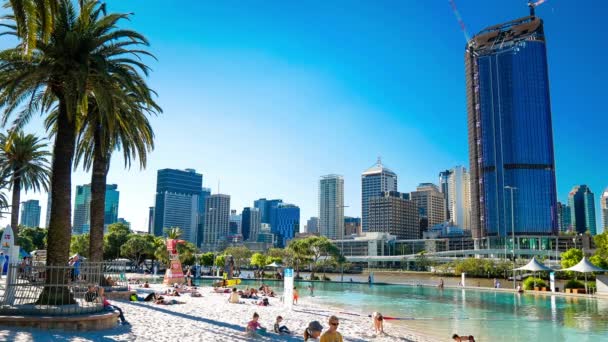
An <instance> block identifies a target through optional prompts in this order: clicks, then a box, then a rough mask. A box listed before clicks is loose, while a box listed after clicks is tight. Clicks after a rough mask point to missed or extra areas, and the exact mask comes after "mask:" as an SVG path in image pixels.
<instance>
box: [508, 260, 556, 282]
mask: <svg viewBox="0 0 608 342" xmlns="http://www.w3.org/2000/svg"><path fill="white" fill-rule="evenodd" d="M514 271H532V272H540V271H553V270H552V269H551V268H549V267H547V266H545V265H543V263H542V262H540V261H538V260H536V257H532V260H530V262H528V263H527V264H526V265H525V266H522V267H519V268H516V269H514ZM534 286H536V278H535V280H534Z"/></svg>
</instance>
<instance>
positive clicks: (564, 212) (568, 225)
mask: <svg viewBox="0 0 608 342" xmlns="http://www.w3.org/2000/svg"><path fill="white" fill-rule="evenodd" d="M557 223H558V228H559V231H560V232H569V231H570V230H571V229H572V219H571V209H570V206H569V205H567V204H564V203H561V202H557Z"/></svg>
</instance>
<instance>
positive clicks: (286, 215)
mask: <svg viewBox="0 0 608 342" xmlns="http://www.w3.org/2000/svg"><path fill="white" fill-rule="evenodd" d="M273 210H274V220H273V221H274V226H273V225H272V224H271V225H270V231H271V232H272V233H273V234H275V235H276V236H277V247H279V248H283V247H285V246H287V242H288V241H289V240H291V239H293V237H294V236H295V233H299V232H300V207H298V206H296V205H293V204H287V203H281V204H279V205H278V206H277V207H276V208H274V209H273Z"/></svg>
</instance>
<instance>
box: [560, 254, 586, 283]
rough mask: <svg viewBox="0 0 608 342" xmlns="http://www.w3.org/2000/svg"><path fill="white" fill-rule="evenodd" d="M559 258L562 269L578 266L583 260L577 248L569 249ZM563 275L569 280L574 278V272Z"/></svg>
mask: <svg viewBox="0 0 608 342" xmlns="http://www.w3.org/2000/svg"><path fill="white" fill-rule="evenodd" d="M561 258H562V259H561V264H562V268H569V267H572V266H574V265H576V264H578V263H579V262H580V261H581V260H582V259H583V251H581V250H580V249H578V248H570V249H569V250H567V251H565V252H564V253H562V256H561ZM565 273H566V275H567V276H568V277H569V278H572V277H576V274H575V272H572V271H565Z"/></svg>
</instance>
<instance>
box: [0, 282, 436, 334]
mask: <svg viewBox="0 0 608 342" xmlns="http://www.w3.org/2000/svg"><path fill="white" fill-rule="evenodd" d="M162 289H163V287H162V286H160V285H152V289H137V290H138V293H139V295H140V296H145V295H146V293H145V292H144V290H156V291H161V290H162ZM200 292H201V293H202V294H203V297H201V298H195V297H190V296H189V295H183V296H181V297H168V298H175V299H176V300H178V301H181V302H185V304H179V305H156V304H152V303H149V302H119V301H114V302H113V304H116V305H117V306H119V307H120V308H122V310H123V311H124V313H125V317H126V319H127V320H128V321H129V323H131V325H126V326H123V325H117V326H116V328H114V329H111V330H105V331H99V332H83V333H65V332H61V331H42V330H36V329H28V330H24V329H16V328H2V327H0V341H17V342H22V341H75V342H76V341H78V342H79V341H155V342H165V341H167V342H168V341H251V340H255V341H302V340H303V338H302V332H303V331H304V329H305V328H306V326H307V325H308V323H309V322H310V321H313V320H318V321H319V322H321V324H322V325H323V326H324V327H325V328H327V319H328V317H329V316H330V315H336V316H338V317H339V318H340V328H339V331H340V332H341V333H342V335H343V336H344V338H345V340H346V341H357V342H359V341H431V339H430V338H428V337H424V336H421V335H420V334H418V333H414V332H411V331H408V330H406V329H404V328H402V327H399V326H396V325H393V324H391V322H390V321H387V322H386V323H385V330H386V332H387V333H388V334H387V335H384V336H376V335H375V334H374V333H373V329H372V323H371V319H370V318H368V317H361V316H354V315H346V314H340V311H341V310H340V309H337V308H330V307H327V306H320V305H318V304H315V303H314V302H312V301H310V300H308V299H304V300H302V301H301V302H300V303H299V304H298V305H296V306H294V307H293V310H291V311H290V310H289V309H287V308H285V307H284V306H283V303H281V302H280V300H279V299H278V298H270V304H271V305H270V306H267V307H263V306H257V305H255V304H254V303H253V301H251V300H243V301H246V303H245V304H229V303H228V295H227V294H217V293H214V292H213V291H212V290H211V288H210V287H203V288H201V289H200ZM349 311H353V312H356V308H351V310H349ZM254 312H257V313H258V314H259V315H260V323H261V324H262V326H264V327H266V328H268V329H269V330H272V327H273V324H274V320H275V318H276V316H278V315H281V316H283V318H284V321H283V324H284V325H286V326H287V327H288V328H289V329H291V330H292V331H294V332H295V333H294V335H291V336H289V335H277V334H274V333H267V334H266V335H264V336H259V337H257V338H250V337H248V336H246V335H245V333H244V330H245V326H246V324H247V322H248V321H249V320H250V319H251V316H252V315H253V313H254Z"/></svg>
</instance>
